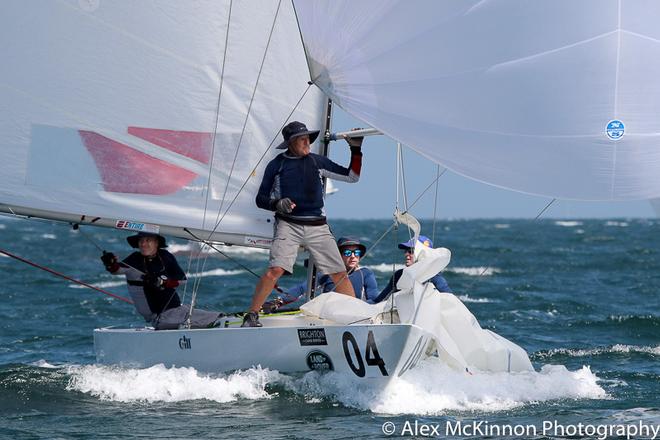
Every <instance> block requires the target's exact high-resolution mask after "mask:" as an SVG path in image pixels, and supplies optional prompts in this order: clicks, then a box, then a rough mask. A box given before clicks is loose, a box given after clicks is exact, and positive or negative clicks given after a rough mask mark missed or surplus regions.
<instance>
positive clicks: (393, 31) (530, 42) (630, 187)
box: [294, 0, 660, 200]
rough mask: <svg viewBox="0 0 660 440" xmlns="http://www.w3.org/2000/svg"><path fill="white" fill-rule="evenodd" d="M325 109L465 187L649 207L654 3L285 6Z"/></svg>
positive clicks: (657, 15)
mask: <svg viewBox="0 0 660 440" xmlns="http://www.w3.org/2000/svg"><path fill="white" fill-rule="evenodd" d="M294 4H295V8H296V13H297V16H298V20H299V22H300V29H301V32H302V35H303V41H304V43H305V49H306V51H307V56H308V58H309V64H310V68H311V73H312V78H313V79H314V83H315V84H316V85H318V86H319V87H320V88H321V89H322V90H323V91H324V92H325V93H327V94H328V95H329V96H330V97H331V98H332V99H333V100H334V102H335V103H337V104H339V105H340V106H341V107H342V108H344V109H345V110H347V111H348V112H349V113H351V114H353V115H354V116H356V117H357V118H359V119H361V120H363V121H365V122H366V123H368V124H370V125H371V126H373V127H375V128H377V129H379V130H381V131H382V132H384V133H385V134H387V135H389V136H390V137H393V138H395V139H397V140H399V141H401V142H402V143H403V144H405V145H408V146H409V147H411V148H412V149H414V150H416V151H417V152H419V153H420V154H422V155H423V156H425V157H427V158H428V159H431V160H433V161H435V162H437V163H439V164H442V165H443V166H446V167H448V168H450V169H452V170H453V171H455V172H457V173H460V174H463V175H466V176H468V177H471V178H473V179H476V180H480V181H483V182H487V183H490V184H493V185H497V186H501V187H505V188H509V189H514V190H518V191H522V192H527V193H533V194H540V195H546V196H551V197H558V198H567V199H581V200H625V199H646V198H653V197H660V148H658V145H659V144H660V106H659V105H658V103H659V102H660V28H658V26H657V23H658V22H659V21H660V3H658V2H639V1H622V0H584V1H579V2H575V1H570V0H541V1H527V0H512V1H504V0H501V1H483V0H461V1H449V2H447V1H443V2H440V1H435V0H427V1H415V2H413V3H411V2H407V1H402V0H362V1H359V2H355V1H349V0H332V1H321V2H319V1H315V2H308V1H302V0H294Z"/></svg>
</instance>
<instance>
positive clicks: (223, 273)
mask: <svg viewBox="0 0 660 440" xmlns="http://www.w3.org/2000/svg"><path fill="white" fill-rule="evenodd" d="M244 272H245V271H244V270H242V269H236V270H226V269H210V270H205V271H204V272H198V273H192V274H188V275H187V277H188V279H189V280H190V279H192V278H205V277H231V276H234V275H239V274H242V273H244ZM89 284H90V285H91V286H94V287H98V288H99V289H105V288H107V287H117V286H122V285H125V284H126V280H125V279H124V278H123V277H122V278H118V279H117V280H112V281H100V282H98V283H89ZM69 287H71V288H72V289H87V287H85V286H83V285H80V284H69Z"/></svg>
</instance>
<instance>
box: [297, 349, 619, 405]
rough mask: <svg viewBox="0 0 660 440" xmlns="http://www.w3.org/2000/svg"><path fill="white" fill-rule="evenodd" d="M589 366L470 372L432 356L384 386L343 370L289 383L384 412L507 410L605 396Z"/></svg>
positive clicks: (302, 390) (314, 393) (312, 393)
mask: <svg viewBox="0 0 660 440" xmlns="http://www.w3.org/2000/svg"><path fill="white" fill-rule="evenodd" d="M598 380H599V379H598V377H596V376H595V375H594V374H593V373H592V372H591V370H590V369H589V367H582V368H581V369H580V370H577V371H573V372H571V371H568V370H567V369H566V368H565V367H563V366H558V365H546V366H544V367H543V368H542V369H541V371H540V372H526V373H516V374H507V373H496V374H495V373H493V374H485V373H479V374H474V375H467V374H465V373H461V372H456V371H454V370H451V369H449V368H448V367H447V366H445V365H444V364H443V363H442V362H441V361H440V360H438V359H434V358H432V359H428V360H426V361H424V362H422V363H421V364H420V365H418V366H417V367H416V368H414V369H412V370H410V371H408V372H406V373H405V374H404V375H403V377H401V378H392V379H391V382H390V383H389V384H388V386H387V387H386V388H385V389H381V388H380V387H378V386H376V385H374V384H373V383H369V382H366V381H357V380H355V379H352V378H348V377H346V376H345V375H340V374H337V373H333V372H331V373H329V374H325V375H318V374H316V373H309V374H307V375H305V376H304V377H303V378H302V379H289V380H288V381H287V383H286V386H287V388H289V389H291V390H292V391H294V392H296V393H299V394H302V395H305V396H313V397H323V398H325V399H333V400H338V401H339V402H341V403H342V404H343V405H345V406H350V407H354V408H358V409H362V410H369V411H371V412H374V413H380V414H419V415H440V414H443V413H445V412H446V411H457V410H458V411H464V410H467V411H487V412H494V411H505V410H509V409H511V408H517V407H521V406H524V405H526V404H531V403H537V402H541V401H549V400H558V399H566V398H569V399H604V398H607V397H608V396H607V394H606V392H605V390H603V389H602V388H601V387H600V386H599V385H598V383H597V382H598Z"/></svg>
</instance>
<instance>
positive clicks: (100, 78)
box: [0, 0, 324, 243]
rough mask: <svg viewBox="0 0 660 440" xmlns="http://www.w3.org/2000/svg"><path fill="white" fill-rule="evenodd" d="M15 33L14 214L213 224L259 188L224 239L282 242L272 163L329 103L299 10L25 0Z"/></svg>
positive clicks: (7, 90) (3, 87)
mask: <svg viewBox="0 0 660 440" xmlns="http://www.w3.org/2000/svg"><path fill="white" fill-rule="evenodd" d="M228 23H229V24H228ZM227 26H229V32H227ZM271 30H272V33H271ZM0 38H1V39H2V41H3V42H5V44H3V45H2V49H0V54H1V55H2V59H3V66H4V67H3V69H2V70H1V71H0V205H2V210H4V211H10V210H13V211H16V212H34V210H38V212H41V214H43V216H45V217H49V218H60V219H70V218H72V217H75V216H78V215H86V216H87V218H88V219H89V218H93V217H102V218H104V219H105V220H107V221H106V225H107V224H112V221H113V220H116V219H126V220H134V221H141V222H147V223H154V224H159V225H167V226H171V227H178V228H182V227H187V228H194V229H197V230H202V231H209V230H212V229H213V228H214V226H215V221H216V218H217V217H216V215H217V212H218V210H219V208H220V206H221V205H222V211H225V210H226V209H227V208H228V207H229V205H230V203H231V202H232V200H234V198H235V196H236V194H237V193H238V191H239V188H240V187H241V186H242V185H243V183H244V182H245V181H247V182H248V183H247V185H246V186H245V188H244V189H243V191H242V192H241V194H240V196H239V197H238V198H237V199H236V201H235V202H234V203H233V205H232V207H231V209H230V211H229V213H228V214H227V215H226V217H225V218H224V219H223V221H222V223H221V224H220V226H219V228H218V230H219V231H221V232H223V233H228V234H238V235H245V236H252V237H270V236H272V223H271V222H270V219H271V218H272V213H269V212H267V211H264V210H261V209H258V208H257V207H256V206H255V203H254V195H255V193H256V190H257V188H258V185H259V183H260V180H261V176H262V174H263V168H264V167H265V165H266V163H267V162H268V161H269V160H270V158H272V157H273V156H274V155H275V154H276V153H277V152H278V151H276V150H275V149H274V148H271V150H270V151H268V152H267V154H266V156H265V158H264V159H263V160H262V161H261V162H260V164H259V166H257V164H258V163H259V159H260V158H261V156H262V154H263V153H264V152H265V151H266V150H267V149H268V146H269V144H271V142H272V141H273V140H274V139H275V143H274V144H273V146H274V145H276V144H277V143H279V142H280V140H281V135H280V133H279V129H280V128H281V127H282V125H284V124H285V123H286V121H287V118H288V119H289V120H301V121H304V122H305V123H307V124H308V126H310V127H318V126H320V124H321V120H322V112H323V108H324V107H323V105H324V104H323V101H324V97H323V96H322V94H321V92H320V91H318V90H317V89H316V88H314V87H312V88H309V86H308V84H307V82H308V81H309V70H308V66H307V62H306V59H305V56H304V51H303V48H302V42H301V39H300V33H299V31H298V25H297V23H296V19H295V15H294V11H293V7H292V5H291V3H290V2H289V1H281V2H280V1H276V0H273V1H262V2H260V3H259V6H258V7H255V5H254V3H252V2H250V1H236V0H235V1H233V2H230V1H218V0H200V1H195V2H179V1H174V0H172V1H160V2H141V1H140V2H136V1H132V0H113V1H96V2H88V1H76V0H59V1H48V2H38V3H34V2H24V1H21V0H13V1H8V2H4V3H3V12H2V14H1V15H0ZM225 41H227V42H228V44H227V47H226V48H225ZM308 88H309V90H308ZM306 90H308V91H307V93H306V94H305V91H306ZM303 95H304V98H303V100H302V102H301V103H300V104H299V105H298V106H297V107H296V104H297V103H298V101H299V100H300V99H301V98H302V97H303ZM219 98H220V99H219ZM218 101H219V103H218ZM294 108H295V109H296V110H295V111H294V112H293V114H292V115H291V116H290V117H289V115H290V113H291V112H292V111H293V110H294ZM214 132H215V133H216V134H215V136H214V135H213V133H214ZM213 142H214V143H213ZM239 145H240V149H239V152H238V155H237V156H236V161H234V156H235V152H236V150H237V148H238V147H239ZM212 146H213V147H214V148H212ZM212 150H213V151H212ZM211 157H212V158H213V159H212V160H211ZM232 166H233V171H231V169H232ZM255 166H256V167H257V168H256V170H254V169H255ZM253 170H254V173H253ZM209 172H210V173H211V179H210V188H209V185H208V182H209ZM230 173H231V179H230V180H229V182H228V177H229V174H230ZM207 195H208V205H206V204H207ZM223 198H224V202H223ZM205 206H206V213H205ZM24 208H26V209H24ZM204 218H205V219H206V221H205V223H204V224H203V220H204ZM170 232H172V231H171V230H170ZM179 233H181V232H179ZM238 235H237V237H238ZM236 240H237V241H239V242H241V243H243V241H241V240H239V238H236Z"/></svg>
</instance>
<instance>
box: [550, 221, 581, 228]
mask: <svg viewBox="0 0 660 440" xmlns="http://www.w3.org/2000/svg"><path fill="white" fill-rule="evenodd" d="M555 225H557V226H564V227H566V228H573V227H575V226H582V222H578V221H574V220H557V221H556V222H555Z"/></svg>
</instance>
